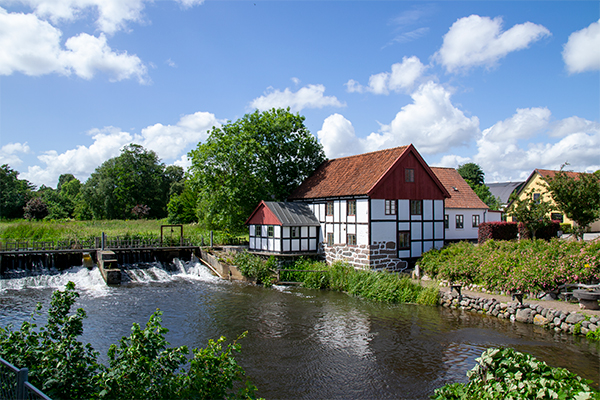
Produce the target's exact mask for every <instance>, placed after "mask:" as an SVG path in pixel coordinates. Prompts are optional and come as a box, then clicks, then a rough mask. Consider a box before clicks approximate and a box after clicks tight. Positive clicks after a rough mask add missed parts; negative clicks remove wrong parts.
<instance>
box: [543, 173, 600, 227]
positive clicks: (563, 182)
mask: <svg viewBox="0 0 600 400" xmlns="http://www.w3.org/2000/svg"><path fill="white" fill-rule="evenodd" d="M565 165H567V164H565ZM565 165H563V166H562V167H561V169H560V171H559V172H558V173H557V174H556V175H554V177H546V178H545V180H546V187H547V188H548V190H550V193H551V194H552V199H553V200H554V202H555V203H556V205H557V207H558V209H559V210H560V211H562V212H563V213H564V214H565V215H566V216H567V217H568V218H570V219H572V220H573V221H575V222H576V223H577V226H576V227H574V228H575V233H576V235H577V237H578V238H583V233H584V232H585V230H586V229H587V227H588V226H589V225H590V224H591V223H592V222H594V221H596V220H597V219H598V218H600V174H596V173H594V174H588V173H580V174H578V176H577V177H573V176H571V177H570V176H569V175H567V173H566V172H565V171H564V170H563V169H564V167H565Z"/></svg>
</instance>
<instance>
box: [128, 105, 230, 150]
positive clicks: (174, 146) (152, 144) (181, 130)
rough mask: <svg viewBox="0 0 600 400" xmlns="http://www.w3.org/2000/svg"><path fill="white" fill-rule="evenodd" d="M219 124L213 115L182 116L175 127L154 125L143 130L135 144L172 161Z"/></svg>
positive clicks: (200, 113)
mask: <svg viewBox="0 0 600 400" xmlns="http://www.w3.org/2000/svg"><path fill="white" fill-rule="evenodd" d="M221 123H222V121H219V120H217V119H216V118H215V116H214V114H211V113H208V112H197V113H195V114H189V115H184V116H183V117H181V119H180V120H179V122H177V124H176V125H163V124H155V125H152V126H149V127H147V128H144V129H142V133H141V135H136V142H138V143H139V144H141V145H142V146H144V147H145V148H146V149H149V150H154V151H155V152H156V154H158V156H159V157H160V158H167V159H174V158H177V157H179V156H180V154H181V152H182V151H184V150H185V149H186V147H187V146H189V145H190V144H195V143H198V142H201V141H204V140H205V139H206V138H207V137H208V131H209V130H210V129H211V128H212V127H214V126H220V125H221Z"/></svg>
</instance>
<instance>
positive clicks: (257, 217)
mask: <svg viewBox="0 0 600 400" xmlns="http://www.w3.org/2000/svg"><path fill="white" fill-rule="evenodd" d="M246 225H282V223H281V221H279V219H278V218H277V217H276V216H275V214H273V211H271V210H270V209H269V207H267V205H266V204H265V202H264V200H262V201H261V202H260V204H259V205H258V206H257V207H256V208H255V209H254V211H253V212H252V214H251V215H250V217H249V218H248V220H247V221H246Z"/></svg>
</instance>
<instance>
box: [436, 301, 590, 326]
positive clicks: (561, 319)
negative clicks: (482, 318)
mask: <svg viewBox="0 0 600 400" xmlns="http://www.w3.org/2000/svg"><path fill="white" fill-rule="evenodd" d="M440 304H441V305H442V306H444V307H448V308H451V309H461V310H465V311H471V312H476V313H478V314H487V315H492V316H494V317H497V318H500V319H508V320H510V321H513V322H515V321H517V322H525V323H529V324H535V325H538V326H542V327H545V328H547V329H553V330H554V331H556V332H565V333H571V334H581V335H585V334H587V333H588V332H590V331H595V330H596V329H600V318H598V317H594V316H593V317H590V318H589V319H588V318H586V316H585V315H583V314H580V313H577V312H568V313H567V312H563V311H560V310H554V309H552V308H544V307H542V306H541V305H539V304H537V305H536V304H528V303H523V304H521V303H518V302H507V303H501V302H499V301H497V300H496V299H484V298H479V297H470V296H465V295H463V296H459V295H457V294H455V293H443V294H442V295H441V296H440Z"/></svg>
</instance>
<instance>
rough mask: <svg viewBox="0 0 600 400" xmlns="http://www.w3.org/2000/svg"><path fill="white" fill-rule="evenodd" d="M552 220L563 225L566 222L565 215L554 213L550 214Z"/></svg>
mask: <svg viewBox="0 0 600 400" xmlns="http://www.w3.org/2000/svg"><path fill="white" fill-rule="evenodd" d="M550 219H551V220H552V221H558V222H560V223H561V224H562V223H563V222H564V218H563V215H562V214H559V213H552V214H550Z"/></svg>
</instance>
